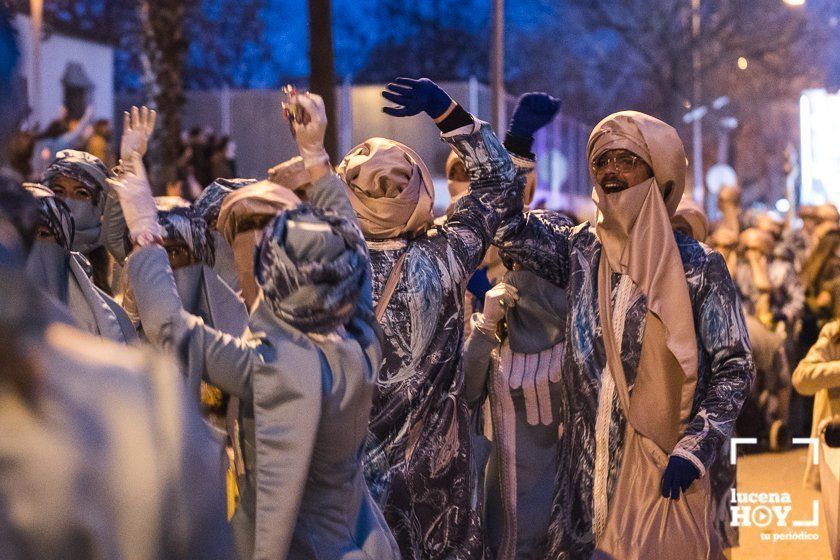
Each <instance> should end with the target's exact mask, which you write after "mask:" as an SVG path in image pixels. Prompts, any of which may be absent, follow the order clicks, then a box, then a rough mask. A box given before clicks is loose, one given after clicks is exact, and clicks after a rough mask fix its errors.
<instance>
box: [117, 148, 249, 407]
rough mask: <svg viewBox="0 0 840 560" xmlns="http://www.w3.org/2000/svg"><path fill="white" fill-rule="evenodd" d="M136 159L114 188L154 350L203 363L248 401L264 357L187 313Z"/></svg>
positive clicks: (215, 380)
mask: <svg viewBox="0 0 840 560" xmlns="http://www.w3.org/2000/svg"><path fill="white" fill-rule="evenodd" d="M131 157H132V161H131V163H130V165H129V169H130V170H129V171H127V172H126V173H125V174H124V175H122V177H121V178H120V179H119V180H110V184H111V187H112V188H113V189H114V191H115V192H116V193H117V195H118V196H119V198H120V205H121V206H122V208H123V212H124V214H125V220H126V224H127V226H128V231H129V237H130V238H131V241H132V243H133V245H134V247H135V249H134V250H133V251H132V254H131V255H130V256H129V259H128V264H127V267H128V276H129V279H130V281H131V285H132V288H133V290H134V295H135V300H136V303H137V309H138V312H139V314H140V320H141V322H142V324H143V329H144V331H145V333H146V335H147V337H148V339H149V341H150V342H151V343H152V344H153V345H155V346H157V347H159V348H164V349H171V350H173V351H174V352H175V353H176V355H178V357H179V358H180V359H181V360H182V361H184V362H186V361H187V360H188V359H189V360H201V361H202V363H201V364H198V366H200V367H199V370H200V371H204V372H205V373H206V374H207V375H208V378H209V379H210V381H211V382H213V383H214V384H215V385H217V386H219V387H220V388H221V389H223V390H224V391H226V392H228V393H231V394H233V395H235V396H239V397H247V396H249V394H250V393H249V389H250V377H251V373H252V369H253V365H254V363H255V362H257V361H259V356H258V355H257V353H256V351H255V350H254V349H253V348H252V347H250V346H249V345H248V344H247V343H246V342H245V341H243V340H241V339H237V338H234V337H231V336H229V335H226V334H224V333H221V332H220V331H217V330H215V329H213V328H211V327H208V326H207V325H205V324H204V322H203V321H202V320H201V318H199V317H197V316H194V315H191V314H189V313H187V312H186V311H185V310H184V309H183V304H182V302H181V298H180V297H179V296H178V290H177V287H176V284H175V278H174V277H173V275H172V269H171V268H170V266H169V258H168V256H167V254H166V251H165V250H164V249H163V247H162V246H161V245H162V235H161V230H160V225H159V224H158V222H157V207H156V206H155V202H154V199H153V198H152V194H151V188H150V187H149V182H148V179H147V178H146V172H145V169H144V168H143V162H142V160H141V159H140V156H139V155H138V154H137V153H136V152H135V153H134V154H133V156H131ZM191 365H192V366H195V364H191Z"/></svg>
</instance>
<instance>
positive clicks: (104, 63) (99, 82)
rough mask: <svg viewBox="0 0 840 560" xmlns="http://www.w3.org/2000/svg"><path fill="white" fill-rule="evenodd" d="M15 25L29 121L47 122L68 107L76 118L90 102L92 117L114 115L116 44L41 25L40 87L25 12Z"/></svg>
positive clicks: (28, 22)
mask: <svg viewBox="0 0 840 560" xmlns="http://www.w3.org/2000/svg"><path fill="white" fill-rule="evenodd" d="M15 27H16V28H17V31H18V34H19V45H20V49H21V64H20V71H21V73H22V74H23V75H24V77H25V78H26V82H27V95H28V97H29V106H30V108H31V109H32V114H31V115H30V118H29V123H30V124H31V125H40V126H41V127H44V126H46V125H47V124H49V123H50V121H52V120H53V119H55V118H57V117H59V116H60V115H61V110H62V107H66V108H67V111H68V113H69V116H70V117H71V118H78V117H80V116H81V115H82V113H84V110H85V107H86V106H87V105H93V108H94V116H95V118H104V119H109V120H110V119H112V118H113V114H114V47H113V45H110V44H107V43H104V42H101V41H97V40H92V39H91V38H88V37H84V36H81V34H75V33H74V31H73V30H72V29H70V28H67V29H65V28H63V27H62V28H56V27H55V26H50V27H45V28H44V33H42V42H41V64H40V66H41V68H40V84H41V87H40V90H37V89H36V87H34V86H33V84H36V83H37V80H36V79H35V78H34V76H35V64H34V60H33V34H32V25H31V21H30V18H29V16H27V15H23V14H17V15H16V16H15Z"/></svg>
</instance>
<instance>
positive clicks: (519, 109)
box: [508, 92, 560, 139]
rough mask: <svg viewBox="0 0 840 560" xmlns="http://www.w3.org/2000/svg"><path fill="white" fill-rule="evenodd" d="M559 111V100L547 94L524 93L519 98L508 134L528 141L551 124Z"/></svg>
mask: <svg viewBox="0 0 840 560" xmlns="http://www.w3.org/2000/svg"><path fill="white" fill-rule="evenodd" d="M559 110H560V100H559V99H556V98H554V97H552V96H550V95H548V94H547V93H535V92H531V93H526V94H525V95H523V96H522V97H520V98H519V101H518V102H517V104H516V109H514V111H513V117H512V118H511V119H510V128H509V130H508V132H510V134H512V135H513V136H517V137H519V138H525V139H529V138H532V137H533V136H534V133H535V132H536V131H538V130H539V129H541V128H542V127H544V126H545V125H547V124H548V123H550V122H551V119H553V118H554V115H556V114H557V111H559Z"/></svg>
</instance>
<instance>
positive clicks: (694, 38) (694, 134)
mask: <svg viewBox="0 0 840 560" xmlns="http://www.w3.org/2000/svg"><path fill="white" fill-rule="evenodd" d="M699 42H700V0H691V81H692V89H691V108H692V112H694V111H697V110H698V108H699V106H700V96H701V95H702V93H703V91H702V88H701V83H700V79H701V77H700V45H699ZM702 117H703V115H699V116H698V117H697V118H694V119H692V121H691V148H692V156H691V168H692V170H693V171H694V200H696V201H697V202H698V203H700V205H701V206H702V207H703V209H704V210H705V209H706V198H707V194H708V193H707V190H706V183H705V181H703V124H702V123H701V120H702Z"/></svg>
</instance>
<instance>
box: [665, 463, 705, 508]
mask: <svg viewBox="0 0 840 560" xmlns="http://www.w3.org/2000/svg"><path fill="white" fill-rule="evenodd" d="M698 478H700V471H699V470H697V467H695V466H694V463H692V462H691V461H689V460H688V459H683V458H682V457H678V456H676V455H671V457H670V458H669V459H668V466H667V467H665V473H664V474H663V475H662V489H661V490H662V497H663V498H671V499H672V500H679V499H680V492H682V493H685V491H686V490H688V488H689V487H690V486H691V484H692V483H693V482H694V481H695V480H697V479H698Z"/></svg>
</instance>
